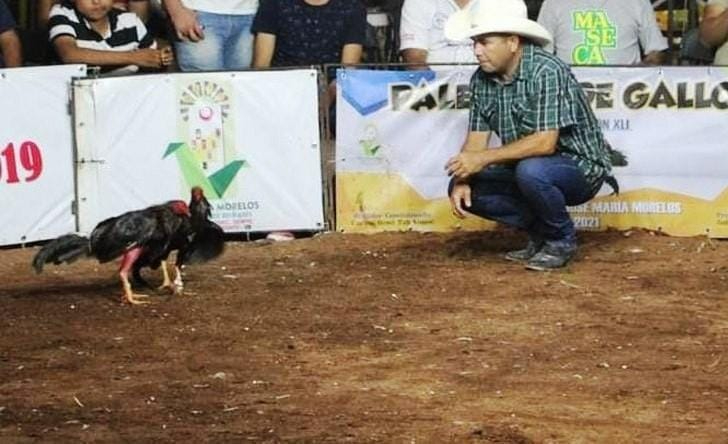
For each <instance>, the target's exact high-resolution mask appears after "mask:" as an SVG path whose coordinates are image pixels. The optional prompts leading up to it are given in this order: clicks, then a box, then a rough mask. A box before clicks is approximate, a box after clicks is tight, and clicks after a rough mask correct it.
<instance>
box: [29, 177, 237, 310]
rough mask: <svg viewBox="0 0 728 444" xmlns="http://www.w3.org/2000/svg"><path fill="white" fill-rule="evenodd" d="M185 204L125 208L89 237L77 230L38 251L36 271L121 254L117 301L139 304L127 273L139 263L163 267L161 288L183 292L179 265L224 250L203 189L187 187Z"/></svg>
mask: <svg viewBox="0 0 728 444" xmlns="http://www.w3.org/2000/svg"><path fill="white" fill-rule="evenodd" d="M191 194H192V196H191V198H190V203H189V206H188V205H187V204H186V203H185V202H184V201H181V200H172V201H169V202H167V203H165V204H162V205H154V206H151V207H148V208H145V209H143V210H136V211H129V212H127V213H124V214H122V215H120V216H116V217H112V218H109V219H106V220H104V221H102V222H100V223H99V224H98V225H97V226H96V228H94V229H93V231H92V232H91V236H89V237H88V238H86V237H83V236H79V235H76V234H67V235H65V236H61V237H59V238H57V239H55V240H53V241H51V242H49V243H48V244H46V245H45V246H43V248H41V249H40V251H38V253H37V254H36V255H35V258H33V268H35V271H36V272H38V273H40V272H42V271H43V265H45V264H46V263H54V264H60V263H63V262H65V263H71V262H73V261H74V260H76V259H78V258H79V257H83V256H86V257H95V258H96V259H98V260H99V262H102V263H103V262H108V261H111V260H114V259H116V258H117V257H119V256H122V259H121V267H120V269H119V277H120V278H121V284H122V286H123V290H124V294H123V295H122V302H126V303H129V304H144V303H147V302H146V301H142V300H140V298H145V297H146V296H145V295H141V294H134V293H133V292H132V289H131V284H130V283H129V272H130V271H132V273H133V276H134V278H135V279H136V280H138V281H141V282H144V281H143V280H142V279H141V276H140V274H139V270H140V269H141V268H142V267H150V268H155V269H156V268H158V267H159V266H160V265H161V266H162V275H163V277H164V282H163V283H162V286H161V287H160V288H166V289H169V290H172V291H173V292H174V293H181V292H182V287H183V283H182V276H181V273H180V268H181V266H182V265H183V264H185V263H198V262H204V261H207V260H210V259H213V258H215V257H217V256H219V255H220V254H221V253H222V251H223V248H224V242H225V241H224V233H223V230H222V228H220V226H218V225H217V224H216V223H214V222H212V221H211V220H210V215H211V210H210V203H209V202H208V201H207V199H206V198H205V195H204V193H203V192H202V189H201V188H199V187H194V188H192V193H191ZM174 250H177V260H176V262H175V278H174V281H171V280H170V278H169V273H168V272H167V264H166V260H167V258H168V257H169V254H170V253H171V252H172V251H174Z"/></svg>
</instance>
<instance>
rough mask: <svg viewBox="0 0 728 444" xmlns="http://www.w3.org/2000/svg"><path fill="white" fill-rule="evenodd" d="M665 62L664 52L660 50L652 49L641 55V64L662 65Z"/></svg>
mask: <svg viewBox="0 0 728 444" xmlns="http://www.w3.org/2000/svg"><path fill="white" fill-rule="evenodd" d="M664 63H665V53H664V52H662V51H652V52H648V53H647V54H645V56H644V57H642V64H643V65H662V64H664Z"/></svg>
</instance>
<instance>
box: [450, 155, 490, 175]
mask: <svg viewBox="0 0 728 444" xmlns="http://www.w3.org/2000/svg"><path fill="white" fill-rule="evenodd" d="M486 155H487V152H486V151H463V152H461V153H460V154H458V155H457V156H454V157H451V158H450V160H448V161H447V163H446V164H445V169H446V170H447V174H448V175H450V176H454V177H455V178H457V179H466V178H467V177H469V176H471V175H473V174H475V173H477V172H478V171H480V170H482V169H483V168H485V167H486V166H488V160H487V157H486Z"/></svg>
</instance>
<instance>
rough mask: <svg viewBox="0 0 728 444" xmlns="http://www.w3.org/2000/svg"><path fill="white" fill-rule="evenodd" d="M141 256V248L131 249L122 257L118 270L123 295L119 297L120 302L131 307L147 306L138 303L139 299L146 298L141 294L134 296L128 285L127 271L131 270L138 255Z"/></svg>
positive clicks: (140, 302) (145, 302) (143, 302)
mask: <svg viewBox="0 0 728 444" xmlns="http://www.w3.org/2000/svg"><path fill="white" fill-rule="evenodd" d="M141 254H142V249H141V248H138V247H137V248H132V249H130V250H128V251H127V252H126V253H124V256H123V257H122V258H121V267H120V268H119V277H120V278H121V286H122V287H123V290H124V294H123V295H122V296H121V302H122V303H127V304H132V305H140V304H148V303H149V302H147V301H140V300H139V298H146V297H147V296H146V295H143V294H134V292H132V290H131V284H130V283H129V271H130V270H131V268H132V266H133V265H134V262H136V260H137V259H139V255H141Z"/></svg>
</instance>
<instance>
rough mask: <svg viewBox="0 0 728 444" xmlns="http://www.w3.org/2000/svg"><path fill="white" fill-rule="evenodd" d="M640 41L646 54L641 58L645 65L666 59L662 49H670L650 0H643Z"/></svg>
mask: <svg viewBox="0 0 728 444" xmlns="http://www.w3.org/2000/svg"><path fill="white" fill-rule="evenodd" d="M638 26H639V31H638V32H639V42H640V48H642V52H643V53H644V54H645V55H644V57H643V58H642V60H641V63H642V64H644V65H660V64H662V62H663V61H664V60H665V54H664V53H663V52H662V51H665V50H666V49H668V43H667V39H666V38H665V36H664V35H662V31H660V27H659V26H658V24H657V17H656V16H655V9H654V8H653V7H652V3H650V0H641V3H640V18H639V25H638Z"/></svg>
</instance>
